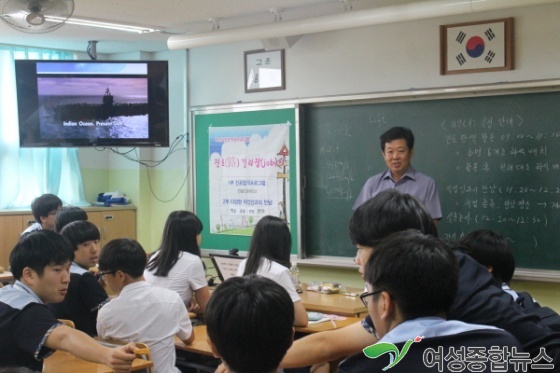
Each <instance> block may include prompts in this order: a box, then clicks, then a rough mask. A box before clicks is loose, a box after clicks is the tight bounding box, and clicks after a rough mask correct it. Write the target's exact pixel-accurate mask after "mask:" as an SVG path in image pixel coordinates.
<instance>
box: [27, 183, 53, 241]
mask: <svg viewBox="0 0 560 373" xmlns="http://www.w3.org/2000/svg"><path fill="white" fill-rule="evenodd" d="M61 207H62V200H61V199H60V198H58V197H57V196H55V195H54V194H48V193H47V194H43V195H42V196H39V197H37V198H35V199H34V200H33V202H32V203H31V212H33V217H34V218H35V223H34V224H32V225H30V226H29V227H27V229H26V230H24V231H23V232H22V234H21V235H22V236H23V235H24V234H26V233H29V232H34V231H40V230H43V229H47V230H51V231H52V230H54V227H55V219H56V212H57V211H58V210H59V209H60V208H61Z"/></svg>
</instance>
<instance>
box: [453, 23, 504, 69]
mask: <svg viewBox="0 0 560 373" xmlns="http://www.w3.org/2000/svg"><path fill="white" fill-rule="evenodd" d="M502 66H505V24H504V23H503V22H496V23H483V24H477V25H470V26H459V27H450V28H448V29H447V69H448V70H449V71H453V70H469V69H484V68H492V67H502Z"/></svg>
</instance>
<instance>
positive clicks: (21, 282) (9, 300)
mask: <svg viewBox="0 0 560 373" xmlns="http://www.w3.org/2000/svg"><path fill="white" fill-rule="evenodd" d="M73 258H74V252H73V250H72V247H71V246H70V244H69V243H68V241H67V240H66V239H65V238H63V237H62V236H60V235H59V234H57V233H54V232H52V231H48V230H43V231H39V232H33V233H29V234H27V235H26V236H24V237H22V239H21V240H20V241H19V242H18V243H17V244H16V246H15V247H14V249H13V250H12V252H11V253H10V267H11V270H12V273H13V275H14V278H15V279H16V282H15V283H14V284H13V285H8V286H5V287H3V288H2V289H0V346H2V348H0V368H1V367H27V368H29V369H31V370H35V371H41V370H42V366H43V359H45V358H46V357H48V356H49V355H51V354H52V353H53V352H54V350H63V351H66V352H69V353H71V354H73V355H75V356H77V357H79V358H80V359H84V360H88V361H92V362H95V363H101V364H105V365H108V366H109V367H111V368H112V369H113V370H115V371H117V372H128V371H129V370H130V367H131V364H132V361H133V360H134V351H135V350H136V347H135V346H134V344H132V343H130V344H128V345H126V346H122V347H118V348H115V349H112V348H107V347H104V346H102V345H100V344H99V343H97V341H95V340H94V339H93V338H91V337H90V336H88V335H87V334H85V333H84V332H82V331H79V330H76V329H73V328H70V327H68V326H66V325H64V324H63V323H61V322H60V321H58V319H57V318H56V317H55V316H54V315H53V313H52V312H51V311H50V310H49V309H48V308H47V307H46V305H45V304H48V303H57V302H61V301H62V300H63V299H64V296H65V295H66V292H67V289H68V282H69V281H70V263H71V261H72V259H73Z"/></svg>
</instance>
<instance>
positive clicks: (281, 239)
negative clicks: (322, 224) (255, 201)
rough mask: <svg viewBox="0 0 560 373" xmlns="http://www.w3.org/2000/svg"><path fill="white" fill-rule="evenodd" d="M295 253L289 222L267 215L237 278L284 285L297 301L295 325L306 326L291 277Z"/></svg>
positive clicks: (241, 264) (258, 229)
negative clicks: (254, 277) (262, 279)
mask: <svg viewBox="0 0 560 373" xmlns="http://www.w3.org/2000/svg"><path fill="white" fill-rule="evenodd" d="M291 251H292V236H291V234H290V229H289V228H288V225H287V224H286V222H285V221H284V220H282V219H280V218H277V217H275V216H270V215H268V216H264V217H262V218H261V220H259V222H258V223H257V226H256V227H255V230H254V231H253V237H252V239H251V244H250V246H249V255H248V256H247V259H245V260H243V261H241V263H239V267H238V268H237V276H247V275H250V274H257V275H261V276H264V277H268V278H269V279H271V280H273V281H276V282H277V283H278V284H280V285H281V286H283V287H284V289H286V290H287V291H288V294H290V297H291V298H292V301H293V302H294V313H295V320H294V325H295V326H306V325H307V323H308V322H309V319H308V317H307V312H306V311H305V307H304V306H303V303H302V301H301V298H300V296H299V294H298V293H297V291H296V287H295V285H294V283H293V282H292V279H291V277H290V252H291Z"/></svg>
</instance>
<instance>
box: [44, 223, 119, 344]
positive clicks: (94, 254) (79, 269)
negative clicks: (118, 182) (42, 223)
mask: <svg viewBox="0 0 560 373" xmlns="http://www.w3.org/2000/svg"><path fill="white" fill-rule="evenodd" d="M60 234H61V235H62V236H63V237H66V238H67V239H68V240H69V241H70V243H71V244H72V247H73V249H74V261H73V262H72V266H71V267H70V284H69V286H68V293H67V294H66V297H65V298H64V300H63V301H62V302H60V303H55V304H49V308H50V309H51V310H52V311H53V312H54V314H55V316H56V317H57V318H59V319H69V320H72V321H73V322H74V324H75V325H76V329H78V330H81V331H83V332H85V333H87V334H89V335H91V336H96V335H97V329H96V323H97V312H98V310H99V309H100V308H101V307H102V306H103V305H104V304H105V303H107V302H108V301H109V297H108V296H107V293H106V292H105V289H103V286H101V284H99V282H98V281H97V279H96V278H95V277H94V275H93V273H91V272H90V270H89V269H90V268H91V267H95V266H96V265H97V259H98V257H99V238H100V235H99V230H98V229H97V227H96V226H95V224H93V223H92V222H89V221H85V220H80V221H74V222H72V223H70V224H68V225H66V226H65V227H64V228H63V229H62V232H60Z"/></svg>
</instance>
